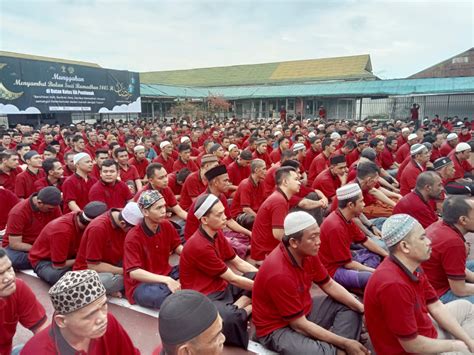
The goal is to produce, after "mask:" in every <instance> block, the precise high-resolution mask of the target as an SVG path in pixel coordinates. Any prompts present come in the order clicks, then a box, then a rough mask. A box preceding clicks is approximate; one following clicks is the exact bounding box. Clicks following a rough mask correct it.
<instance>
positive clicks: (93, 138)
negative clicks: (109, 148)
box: [89, 132, 97, 144]
mask: <svg viewBox="0 0 474 355" xmlns="http://www.w3.org/2000/svg"><path fill="white" fill-rule="evenodd" d="M89 142H90V143H91V144H94V143H96V142H97V134H96V133H95V132H91V133H89Z"/></svg>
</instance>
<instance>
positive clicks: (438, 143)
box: [433, 134, 444, 148]
mask: <svg viewBox="0 0 474 355" xmlns="http://www.w3.org/2000/svg"><path fill="white" fill-rule="evenodd" d="M443 140H444V136H443V135H442V134H437V135H436V140H435V141H434V142H433V146H435V147H436V148H439V147H441V144H443Z"/></svg>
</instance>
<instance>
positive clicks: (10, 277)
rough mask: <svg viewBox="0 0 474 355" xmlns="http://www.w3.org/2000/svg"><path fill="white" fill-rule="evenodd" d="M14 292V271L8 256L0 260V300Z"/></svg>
mask: <svg viewBox="0 0 474 355" xmlns="http://www.w3.org/2000/svg"><path fill="white" fill-rule="evenodd" d="M15 291H16V283H15V270H13V267H12V262H11V261H10V259H9V258H8V256H6V255H5V256H4V257H1V258H0V298H5V297H8V296H10V295H12V294H13V293H14V292H15Z"/></svg>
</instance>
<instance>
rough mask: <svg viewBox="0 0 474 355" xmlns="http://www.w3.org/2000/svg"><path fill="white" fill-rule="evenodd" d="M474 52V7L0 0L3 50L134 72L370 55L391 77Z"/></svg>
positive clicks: (352, 0) (372, 0)
mask: <svg viewBox="0 0 474 355" xmlns="http://www.w3.org/2000/svg"><path fill="white" fill-rule="evenodd" d="M471 47H474V1H472V0H467V1H466V0H463V1H456V0H452V1H437V0H432V1H422V0H411V1H388V0H364V1H362V0H361V1H356V0H331V1H330V0H326V1H320V0H312V1H299V0H292V1H290V0H280V1H270V0H253V1H250V0H240V1H239V0H229V1H224V0H219V1H204V0H202V1H201V0H196V1H190V0H188V1H183V0H174V1H162V0H147V1H144V0H130V1H125V0H115V1H112V0H110V1H106V0H100V1H99V0H97V1H94V0H77V1H76V0H61V1H59V0H58V1H55V0H0V50H4V51H11V52H19V53H27V54H34V55H41V56H47V57H55V58H64V59H72V60H81V61H87V62H93V63H97V64H99V65H100V66H102V67H105V68H112V69H124V70H130V71H139V72H143V71H160V70H173V69H189V68H202V67H214V66H226V65H237V64H254V63H269V62H280V61H287V60H300V59H314V58H325V57H337V56H348V55H358V54H370V56H371V61H372V67H373V72H374V74H375V75H377V76H379V77H380V78H382V79H392V78H404V77H407V76H409V75H412V74H414V73H416V72H418V71H420V70H423V69H425V68H428V67H430V66H432V65H434V64H437V63H439V62H441V61H443V60H446V59H448V58H450V57H453V56H455V55H457V54H459V53H461V52H463V51H465V50H467V49H469V48H471Z"/></svg>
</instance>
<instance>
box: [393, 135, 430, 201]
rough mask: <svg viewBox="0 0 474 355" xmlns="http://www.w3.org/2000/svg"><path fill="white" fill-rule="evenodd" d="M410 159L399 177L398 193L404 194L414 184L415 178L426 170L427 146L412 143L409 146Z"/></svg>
mask: <svg viewBox="0 0 474 355" xmlns="http://www.w3.org/2000/svg"><path fill="white" fill-rule="evenodd" d="M410 155H411V161H410V162H409V163H408V164H407V165H406V167H405V168H404V169H403V172H402V175H401V177H400V194H401V195H402V196H405V195H406V194H407V193H409V192H410V191H411V190H412V189H413V188H414V187H415V186H416V178H417V177H418V175H420V174H421V173H422V172H423V171H426V164H427V163H428V162H429V161H430V153H429V150H428V148H426V146H424V145H423V144H413V145H412V146H411V147H410Z"/></svg>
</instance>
